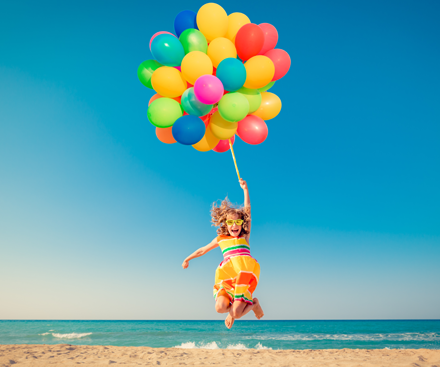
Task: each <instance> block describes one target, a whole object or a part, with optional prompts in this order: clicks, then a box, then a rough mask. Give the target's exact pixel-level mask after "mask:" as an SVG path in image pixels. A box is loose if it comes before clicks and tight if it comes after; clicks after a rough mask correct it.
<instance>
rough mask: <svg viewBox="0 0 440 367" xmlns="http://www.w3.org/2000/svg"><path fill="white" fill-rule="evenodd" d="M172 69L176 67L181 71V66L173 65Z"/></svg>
mask: <svg viewBox="0 0 440 367" xmlns="http://www.w3.org/2000/svg"><path fill="white" fill-rule="evenodd" d="M173 68H174V69H177V70H179V71H182V68H181V67H180V66H173Z"/></svg>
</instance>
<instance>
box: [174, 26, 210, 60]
mask: <svg viewBox="0 0 440 367" xmlns="http://www.w3.org/2000/svg"><path fill="white" fill-rule="evenodd" d="M179 41H180V43H181V44H182V46H183V50H184V51H185V55H186V54H187V53H190V52H192V51H201V52H204V53H205V54H206V53H207V52H208V41H206V38H205V36H204V35H203V33H202V32H200V31H198V30H197V29H193V28H188V29H185V30H184V31H183V32H182V34H181V35H180V37H179Z"/></svg>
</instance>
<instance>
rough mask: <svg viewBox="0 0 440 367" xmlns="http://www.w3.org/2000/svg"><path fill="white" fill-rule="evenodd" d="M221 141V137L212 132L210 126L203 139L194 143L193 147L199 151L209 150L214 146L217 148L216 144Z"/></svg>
mask: <svg viewBox="0 0 440 367" xmlns="http://www.w3.org/2000/svg"><path fill="white" fill-rule="evenodd" d="M219 141H220V139H219V138H216V137H215V136H214V134H213V133H212V131H211V129H210V128H209V126H208V128H207V129H206V132H205V135H204V136H203V138H202V140H200V141H199V142H198V143H196V144H194V145H193V148H194V149H195V150H198V151H199V152H207V151H209V150H211V149H212V148H215V146H216V145H217V144H218V142H219Z"/></svg>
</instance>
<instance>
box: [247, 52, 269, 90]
mask: <svg viewBox="0 0 440 367" xmlns="http://www.w3.org/2000/svg"><path fill="white" fill-rule="evenodd" d="M244 67H245V68H246V81H245V82H244V86H245V87H246V88H252V89H257V88H262V87H264V86H265V85H266V84H269V83H270V81H271V80H272V78H273V76H274V75H275V66H274V64H273V62H272V60H271V59H269V58H268V57H267V56H263V55H257V56H254V57H251V58H250V59H249V60H248V61H247V62H246V64H244Z"/></svg>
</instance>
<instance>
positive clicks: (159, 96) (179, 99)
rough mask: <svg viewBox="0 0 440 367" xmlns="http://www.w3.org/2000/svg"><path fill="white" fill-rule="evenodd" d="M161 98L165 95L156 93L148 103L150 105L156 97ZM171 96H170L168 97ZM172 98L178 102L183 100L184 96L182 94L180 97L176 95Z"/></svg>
mask: <svg viewBox="0 0 440 367" xmlns="http://www.w3.org/2000/svg"><path fill="white" fill-rule="evenodd" d="M159 98H163V96H161V95H160V94H157V93H156V94H155V95H154V96H153V97H151V98H150V101H149V102H148V105H150V104H151V102H153V101H155V100H156V99H159ZM168 98H169V97H168ZM172 99H174V100H175V101H177V102H179V103H180V102H181V100H182V98H181V96H179V97H175V98H172Z"/></svg>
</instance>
